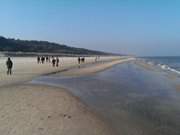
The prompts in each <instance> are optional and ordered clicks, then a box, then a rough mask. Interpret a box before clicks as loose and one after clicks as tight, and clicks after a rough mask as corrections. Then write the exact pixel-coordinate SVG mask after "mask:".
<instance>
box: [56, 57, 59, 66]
mask: <svg viewBox="0 0 180 135" xmlns="http://www.w3.org/2000/svg"><path fill="white" fill-rule="evenodd" d="M56 67H59V58H58V57H56Z"/></svg>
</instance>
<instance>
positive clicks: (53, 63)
mask: <svg viewBox="0 0 180 135" xmlns="http://www.w3.org/2000/svg"><path fill="white" fill-rule="evenodd" d="M55 65H56V59H55V58H54V57H53V59H52V66H53V67H55Z"/></svg>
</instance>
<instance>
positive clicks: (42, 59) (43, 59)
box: [41, 56, 45, 64]
mask: <svg viewBox="0 0 180 135" xmlns="http://www.w3.org/2000/svg"><path fill="white" fill-rule="evenodd" d="M44 61H45V57H44V56H42V57H41V63H42V64H44Z"/></svg>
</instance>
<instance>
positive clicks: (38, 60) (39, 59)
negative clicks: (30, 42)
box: [37, 56, 41, 64]
mask: <svg viewBox="0 0 180 135" xmlns="http://www.w3.org/2000/svg"><path fill="white" fill-rule="evenodd" d="M40 61H41V58H40V56H38V57H37V63H38V64H39V63H40Z"/></svg>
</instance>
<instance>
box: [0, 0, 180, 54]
mask: <svg viewBox="0 0 180 135" xmlns="http://www.w3.org/2000/svg"><path fill="white" fill-rule="evenodd" d="M0 18H1V19H0V35H2V36H6V37H11V38H20V39H29V40H31V39H34V40H48V41H53V42H57V43H63V44H68V45H71V46H75V47H83V48H89V49H97V50H103V51H109V52H115V53H129V54H135V55H180V1H179V0H29V1H27V0H1V4H0Z"/></svg>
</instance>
